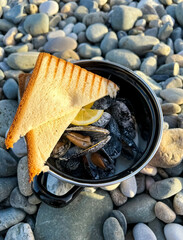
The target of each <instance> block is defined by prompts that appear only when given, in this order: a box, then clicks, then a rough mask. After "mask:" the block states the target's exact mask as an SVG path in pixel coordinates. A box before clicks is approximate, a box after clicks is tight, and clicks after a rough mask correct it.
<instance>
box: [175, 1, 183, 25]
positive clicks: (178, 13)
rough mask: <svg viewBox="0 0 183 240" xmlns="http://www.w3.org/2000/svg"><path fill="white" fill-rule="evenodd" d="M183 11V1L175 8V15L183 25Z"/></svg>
mask: <svg viewBox="0 0 183 240" xmlns="http://www.w3.org/2000/svg"><path fill="white" fill-rule="evenodd" d="M182 12H183V2H180V3H179V4H178V5H177V6H176V8H175V15H176V19H177V21H178V23H179V24H180V25H181V27H183V18H182Z"/></svg>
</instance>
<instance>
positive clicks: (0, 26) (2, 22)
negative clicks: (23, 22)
mask: <svg viewBox="0 0 183 240" xmlns="http://www.w3.org/2000/svg"><path fill="white" fill-rule="evenodd" d="M14 26H15V25H14V24H13V23H11V22H9V21H7V20H6V19H0V31H3V32H7V31H8V30H10V29H11V28H13V27H14Z"/></svg>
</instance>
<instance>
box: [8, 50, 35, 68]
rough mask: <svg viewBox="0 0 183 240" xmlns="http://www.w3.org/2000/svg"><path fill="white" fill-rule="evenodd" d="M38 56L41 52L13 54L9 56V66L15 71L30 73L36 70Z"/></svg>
mask: <svg viewBox="0 0 183 240" xmlns="http://www.w3.org/2000/svg"><path fill="white" fill-rule="evenodd" d="M38 55H39V52H27V53H25V52H21V53H12V54H10V55H9V56H8V59H7V64H8V65H9V66H10V67H11V68H13V69H15V70H23V71H30V70H32V69H33V68H34V66H35V64H36V60H37V57H38ZM22 59H24V61H22Z"/></svg>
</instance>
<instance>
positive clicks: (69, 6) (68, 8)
mask: <svg viewBox="0 0 183 240" xmlns="http://www.w3.org/2000/svg"><path fill="white" fill-rule="evenodd" d="M77 7H78V5H77V3H75V2H68V3H66V4H65V5H64V6H63V7H62V8H61V13H66V14H67V15H72V14H73V13H74V11H75V10H76V9H77Z"/></svg>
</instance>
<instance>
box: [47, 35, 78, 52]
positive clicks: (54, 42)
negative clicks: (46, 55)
mask: <svg viewBox="0 0 183 240" xmlns="http://www.w3.org/2000/svg"><path fill="white" fill-rule="evenodd" d="M76 47H77V42H76V40H74V39H73V38H70V37H57V38H52V39H49V40H48V42H46V44H45V45H44V50H45V51H46V52H50V53H53V52H62V51H64V50H68V49H71V50H74V49H75V48H76Z"/></svg>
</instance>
